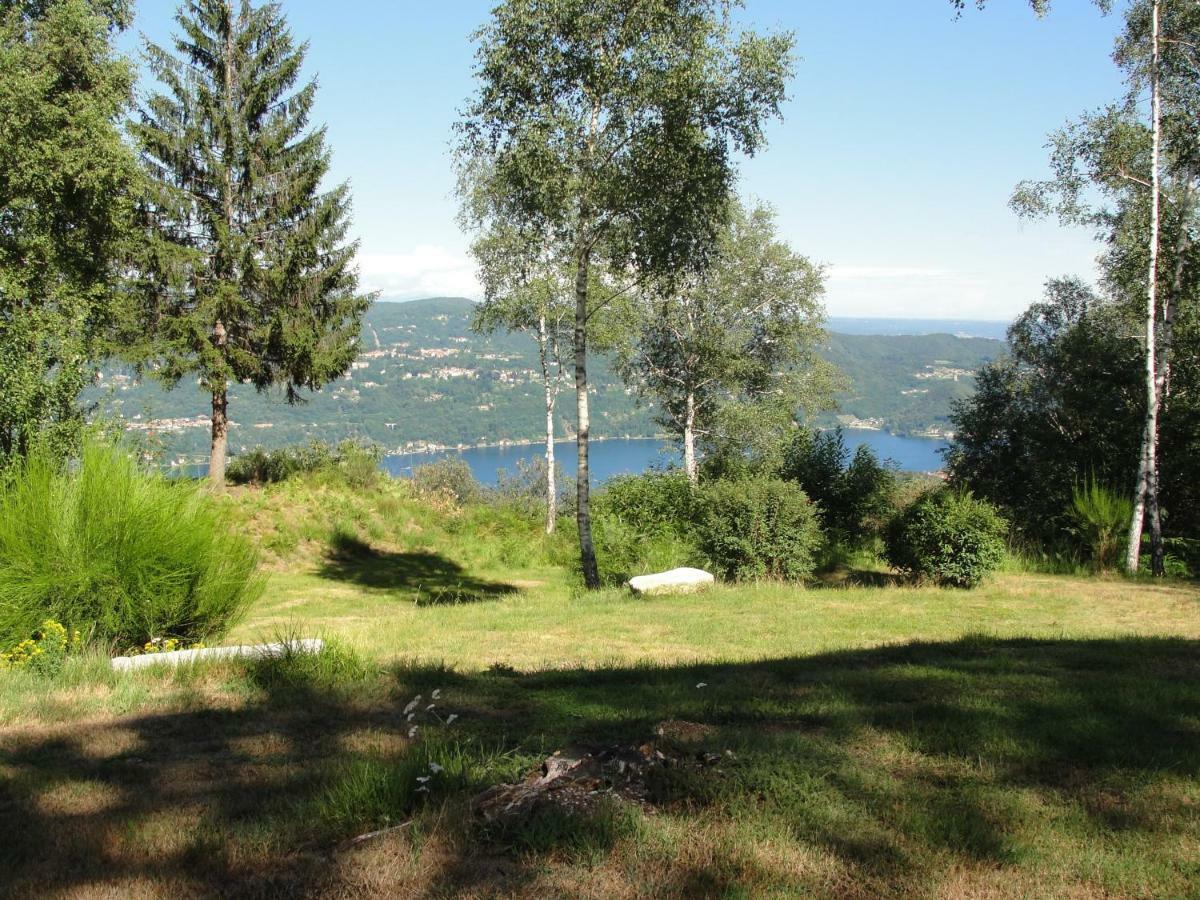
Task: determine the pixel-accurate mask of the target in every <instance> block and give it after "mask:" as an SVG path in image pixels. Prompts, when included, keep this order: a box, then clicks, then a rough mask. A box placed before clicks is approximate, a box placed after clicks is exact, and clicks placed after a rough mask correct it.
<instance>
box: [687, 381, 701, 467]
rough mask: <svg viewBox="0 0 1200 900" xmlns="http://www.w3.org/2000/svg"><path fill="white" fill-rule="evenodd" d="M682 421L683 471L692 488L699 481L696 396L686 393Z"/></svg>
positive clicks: (692, 393)
mask: <svg viewBox="0 0 1200 900" xmlns="http://www.w3.org/2000/svg"><path fill="white" fill-rule="evenodd" d="M685 404H686V408H685V411H684V419H683V471H684V473H685V474H686V475H687V480H688V481H689V482H691V484H692V485H693V486H695V485H696V484H698V483H699V481H700V470H699V467H698V466H697V465H696V395H695V393H694V392H692V391H688V392H687V399H686V400H685Z"/></svg>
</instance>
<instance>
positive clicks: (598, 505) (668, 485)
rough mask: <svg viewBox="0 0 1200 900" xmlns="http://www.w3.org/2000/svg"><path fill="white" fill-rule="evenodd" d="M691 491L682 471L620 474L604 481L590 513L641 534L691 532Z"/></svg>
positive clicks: (683, 533)
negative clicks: (618, 521)
mask: <svg viewBox="0 0 1200 900" xmlns="http://www.w3.org/2000/svg"><path fill="white" fill-rule="evenodd" d="M693 495H694V490H693V488H692V485H691V484H690V483H689V482H688V480H687V476H686V475H685V474H684V473H683V472H676V471H671V472H646V473H644V474H642V475H622V476H620V477H618V478H614V479H612V480H611V481H609V482H607V483H606V484H605V485H604V487H603V489H601V490H600V491H598V492H597V493H596V496H595V497H594V498H593V499H592V514H593V515H594V516H598V517H613V518H617V519H620V520H621V521H623V522H625V523H626V524H627V525H630V526H632V527H634V528H636V529H637V530H638V531H641V532H643V533H645V532H650V531H661V530H668V531H671V532H674V533H675V534H677V535H679V536H686V535H689V534H690V533H691V530H692V520H693V518H694V514H695V509H694V496H693Z"/></svg>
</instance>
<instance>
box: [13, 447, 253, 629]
mask: <svg viewBox="0 0 1200 900" xmlns="http://www.w3.org/2000/svg"><path fill="white" fill-rule="evenodd" d="M256 569H257V557H256V555H255V552H254V549H253V547H252V546H251V545H250V544H249V543H248V542H247V541H246V540H244V539H243V538H241V537H239V536H237V535H234V534H232V533H231V532H230V531H229V529H228V528H227V526H226V525H225V524H224V522H223V519H222V515H221V511H220V509H219V507H218V506H217V504H216V502H215V501H214V500H213V499H212V498H210V497H208V496H206V495H205V494H203V493H202V492H201V489H200V488H199V487H198V486H197V485H195V484H192V483H188V482H173V481H170V480H168V479H166V478H165V477H163V476H162V475H158V474H151V473H148V472H145V471H143V470H141V469H140V468H139V467H138V465H137V464H136V462H134V461H133V460H132V459H131V458H130V457H129V456H128V455H127V454H125V453H124V452H122V451H121V450H120V449H118V448H116V447H112V446H105V445H102V444H98V443H95V442H89V443H87V444H86V445H85V446H84V449H83V451H82V453H81V455H80V458H79V460H78V461H77V463H75V464H72V465H70V466H65V467H64V466H62V465H60V464H58V463H56V461H55V460H54V459H53V457H52V456H50V455H48V454H46V455H44V454H42V453H41V452H40V451H35V452H34V453H33V454H31V455H30V457H29V458H28V459H27V460H26V461H25V462H24V464H23V465H21V466H20V467H19V468H18V469H16V470H15V471H14V472H13V473H12V474H11V476H10V477H9V478H8V479H6V480H5V481H4V482H3V484H0V646H11V645H12V644H14V643H15V642H17V641H20V640H23V639H25V638H27V637H29V636H30V635H31V634H33V633H34V632H35V631H37V630H38V629H39V627H40V626H41V624H42V623H43V622H44V621H45V620H47V619H53V620H55V621H57V622H60V623H62V625H63V626H65V627H66V628H67V629H68V630H70V631H71V632H74V631H75V630H79V631H81V632H82V635H83V638H84V640H85V641H88V642H92V643H100V644H105V645H110V646H111V645H114V644H115V645H118V646H120V647H131V646H141V645H142V644H144V643H145V642H146V641H148V640H151V639H154V638H167V637H173V638H177V639H181V640H188V641H194V640H203V639H206V638H209V637H212V636H217V635H219V634H221V633H223V632H224V631H225V630H227V629H228V628H229V626H230V625H231V624H232V623H233V622H234V621H235V620H236V619H237V618H238V616H240V615H241V613H242V612H243V611H244V610H245V608H246V606H247V605H248V604H249V603H250V602H251V601H252V600H253V599H254V598H255V597H256V596H257V594H258V591H259V590H260V588H261V581H260V579H259V578H258V576H257V575H256Z"/></svg>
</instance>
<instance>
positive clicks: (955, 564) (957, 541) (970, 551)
mask: <svg viewBox="0 0 1200 900" xmlns="http://www.w3.org/2000/svg"><path fill="white" fill-rule="evenodd" d="M1007 533H1008V523H1007V522H1005V520H1004V519H1003V518H1002V517H1001V516H1000V514H999V513H998V512H997V511H996V508H995V507H994V506H992V505H991V504H990V503H988V502H986V501H984V500H976V499H975V498H974V497H973V496H971V494H970V493H966V492H958V491H953V490H949V489H945V488H942V489H939V490H936V491H932V492H930V493H927V494H925V495H924V496H922V497H920V498H918V499H917V500H916V501H915V502H914V503H913V504H912V505H911V506H909V507H908V508H907V509H905V510H903V511H902V512H901V513H899V514H898V515H897V516H896V517H895V518H894V519H892V521H891V522H890V523H889V525H888V528H887V533H886V535H885V538H884V552H885V556H886V558H887V561H888V562H889V563H890V564H891V565H892V566H893V567H894V568H896V569H898V570H899V571H901V572H904V573H906V574H908V575H910V576H912V577H914V578H918V579H929V580H931V581H934V582H937V583H938V584H944V585H952V586H954V587H963V588H969V587H974V586H975V585H977V584H979V582H980V581H982V580H983V579H984V578H985V577H987V576H988V575H989V574H990V573H992V572H993V571H995V570H996V569H997V568H998V567H999V565H1000V563H1002V562H1003V561H1004V549H1005V537H1006V536H1007Z"/></svg>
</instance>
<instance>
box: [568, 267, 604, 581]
mask: <svg viewBox="0 0 1200 900" xmlns="http://www.w3.org/2000/svg"><path fill="white" fill-rule="evenodd" d="M590 265H591V251H590V250H589V249H588V248H587V247H586V246H583V247H580V249H579V256H578V264H577V268H576V271H575V335H574V349H575V416H576V421H577V427H576V432H575V445H576V447H577V452H578V455H579V459H578V462H577V463H576V472H575V501H576V502H575V524H576V526H577V527H578V529H579V559H580V564H581V568H582V569H583V583H584V585H585V586H586V587H587V588H588V589H589V590H591V589H595V588H598V587H600V568H599V566H598V565H597V563H596V547H595V544H593V543H592V516H591V474H590V471H589V469H588V437H589V431H590V426H591V423H590V420H589V418H588V377H587V320H588V274H589V268H590Z"/></svg>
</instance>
